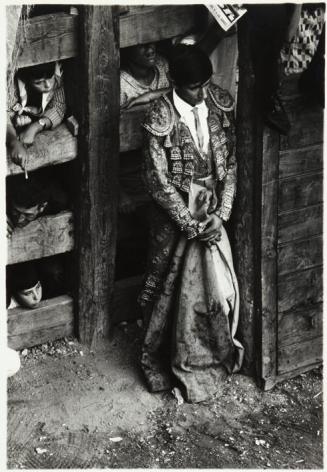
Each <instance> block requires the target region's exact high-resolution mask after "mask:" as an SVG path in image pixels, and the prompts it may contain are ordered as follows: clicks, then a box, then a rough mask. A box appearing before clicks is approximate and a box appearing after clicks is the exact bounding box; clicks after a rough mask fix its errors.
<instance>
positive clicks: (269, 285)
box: [258, 128, 279, 389]
mask: <svg viewBox="0 0 327 472" xmlns="http://www.w3.org/2000/svg"><path fill="white" fill-rule="evenodd" d="M278 166H279V134H278V132H277V131H274V130H272V129H269V128H267V129H266V130H265V132H264V135H263V151H262V179H261V180H259V182H260V183H261V185H260V186H261V188H262V190H261V193H262V194H261V251H259V253H260V254H261V267H260V270H259V274H260V285H261V287H260V290H258V292H260V294H261V300H260V304H261V307H260V312H261V322H260V323H259V326H260V330H261V336H260V339H261V347H260V349H259V352H260V358H261V362H260V375H259V377H260V378H259V380H260V382H261V385H262V387H263V388H265V389H269V388H270V385H271V386H273V379H274V378H275V377H276V374H277V330H278V327H277V318H278V311H277V232H278V226H277V214H278ZM266 379H270V380H269V381H268V382H267V381H266Z"/></svg>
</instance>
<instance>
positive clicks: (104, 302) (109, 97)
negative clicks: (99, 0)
mask: <svg viewBox="0 0 327 472" xmlns="http://www.w3.org/2000/svg"><path fill="white" fill-rule="evenodd" d="M81 13H82V14H81V18H80V25H81V30H80V44H81V47H80V76H79V77H80V80H81V82H82V90H81V93H80V96H79V97H80V106H81V130H80V136H79V159H80V164H81V176H80V180H79V182H80V199H79V203H80V208H79V210H78V211H77V218H76V219H77V230H76V235H77V252H78V254H77V256H78V271H79V274H78V301H77V304H78V335H79V338H80V340H81V342H83V343H86V344H87V345H90V346H91V347H92V348H95V346H96V342H97V340H98V339H99V338H100V337H102V336H103V335H105V334H107V331H108V326H109V323H108V322H109V318H110V316H112V312H111V310H112V303H111V300H112V295H113V283H114V261H115V250H116V233H117V200H118V158H119V94H120V93H119V21H118V20H119V19H118V14H119V13H118V7H115V6H108V5H99V6H90V5H85V6H83V7H81Z"/></svg>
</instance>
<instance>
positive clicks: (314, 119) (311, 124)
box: [280, 108, 324, 150]
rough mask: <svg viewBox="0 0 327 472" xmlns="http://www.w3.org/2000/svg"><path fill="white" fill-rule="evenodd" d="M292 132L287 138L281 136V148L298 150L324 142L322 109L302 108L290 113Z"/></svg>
mask: <svg viewBox="0 0 327 472" xmlns="http://www.w3.org/2000/svg"><path fill="white" fill-rule="evenodd" d="M288 117H289V119H290V122H291V130H290V132H289V134H288V135H287V136H281V142H280V148H281V150H286V149H298V148H301V147H306V146H309V145H312V144H318V143H321V142H322V141H323V124H324V117H323V110H322V109H321V108H314V109H308V108H302V109H299V110H296V111H295V112H290V113H288Z"/></svg>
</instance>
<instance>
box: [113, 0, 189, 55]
mask: <svg viewBox="0 0 327 472" xmlns="http://www.w3.org/2000/svg"><path fill="white" fill-rule="evenodd" d="M195 21H196V18H195V15H194V6H192V5H180V6H177V5H157V6H153V5H151V6H150V5H149V6H144V5H137V6H134V7H132V6H131V7H130V8H129V12H128V13H127V14H125V15H122V16H121V17H120V47H121V48H124V47H128V46H133V45H135V44H142V43H143V44H144V43H150V42H155V41H160V40H162V39H168V38H172V37H175V36H178V35H181V34H184V33H186V32H188V31H190V30H191V29H192V28H193V27H194V25H195Z"/></svg>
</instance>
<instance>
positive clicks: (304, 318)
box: [278, 303, 323, 347]
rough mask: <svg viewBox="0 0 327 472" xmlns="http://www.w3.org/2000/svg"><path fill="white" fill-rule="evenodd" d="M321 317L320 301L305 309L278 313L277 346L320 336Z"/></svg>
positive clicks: (321, 307) (321, 305)
mask: <svg viewBox="0 0 327 472" xmlns="http://www.w3.org/2000/svg"><path fill="white" fill-rule="evenodd" d="M322 318H323V304H322V303H317V304H316V305H313V306H311V307H309V308H307V309H305V310H300V311H294V312H292V313H287V314H280V315H279V320H278V346H279V347H285V346H289V345H290V344H295V343H300V342H302V341H308V340H309V339H315V338H317V337H320V336H322Z"/></svg>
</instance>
